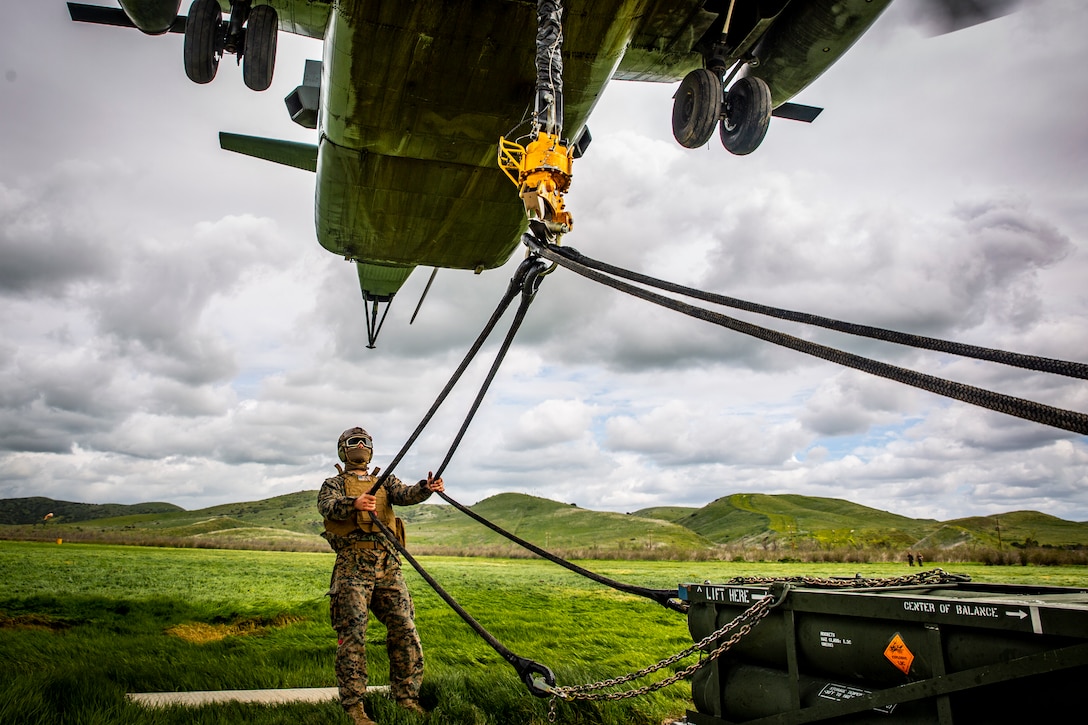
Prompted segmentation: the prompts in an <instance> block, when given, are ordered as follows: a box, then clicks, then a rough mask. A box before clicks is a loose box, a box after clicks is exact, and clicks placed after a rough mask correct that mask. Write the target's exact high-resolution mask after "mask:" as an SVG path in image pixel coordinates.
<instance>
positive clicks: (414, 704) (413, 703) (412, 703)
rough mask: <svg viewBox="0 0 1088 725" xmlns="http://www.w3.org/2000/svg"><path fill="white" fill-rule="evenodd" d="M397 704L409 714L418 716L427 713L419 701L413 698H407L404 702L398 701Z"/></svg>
mask: <svg viewBox="0 0 1088 725" xmlns="http://www.w3.org/2000/svg"><path fill="white" fill-rule="evenodd" d="M397 704H398V705H400V706H401V707H403V708H404V709H405V710H407V711H408V712H414V713H415V714H417V715H426V714H427V711H426V710H424V709H423V706H422V705H420V704H419V700H417V699H415V698H414V697H413V698H405V699H403V700H397Z"/></svg>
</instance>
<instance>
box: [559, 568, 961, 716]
mask: <svg viewBox="0 0 1088 725" xmlns="http://www.w3.org/2000/svg"><path fill="white" fill-rule="evenodd" d="M970 580H971V578H970V577H969V576H966V575H964V574H950V573H948V572H946V571H945V570H944V569H940V568H937V569H931V570H929V571H922V572H918V573H917V574H907V575H904V576H897V577H885V578H880V579H877V578H869V577H862V576H860V575H859V576H856V577H852V578H826V577H808V576H797V577H734V578H733V579H730V580H729V582H728V583H729V584H757V585H780V586H782V585H784V586H783V588H782V590H781V592H779V593H778V595H777V596H774V595H768V596H765V597H763V598H762V599H760V600H759V601H758V602H756V603H755V604H753V605H752V606H751V607H749V608H748V609H746V610H744V612H742V613H741V614H740V615H739V616H738V617H736V618H735V619H734V620H733V621H731V622H729V623H728V624H726V625H725V626H723V627H722V628H721V629H719V630H718V631H716V632H713V633H712V634H710V635H708V636H706V637H704V638H703V639H702V640H700V641H698V642H696V643H695V644H693V645H692V646H691V647H688V648H687V649H685V650H683V651H681V652H678V653H677V654H675V655H672V656H671V657H667V658H666V659H663V660H661V661H660V662H658V663H656V664H653V665H650V666H649V667H646V668H643V669H641V670H639V671H638V672H633V673H630V674H627V675H623V676H621V677H616V678H613V679H610V680H602V681H600V682H594V683H591V684H587V685H572V686H569V687H554V688H552V689H551V693H552V697H551V700H550V701H549V702H548V722H550V723H554V722H555V721H556V717H557V712H556V704H557V700H559V699H563V700H595V701H602V700H607V701H612V700H623V699H626V698H629V697H638V696H639V695H645V694H647V693H650V692H655V691H657V690H660V689H662V688H664V687H668V686H669V685H671V684H674V683H675V682H678V681H680V680H682V679H684V678H686V677H689V676H691V675H692V674H694V673H695V671H696V670H698V669H699V668H700V667H703V666H704V665H706V664H707V663H709V662H712V661H714V660H716V659H717V658H719V657H721V656H722V655H723V654H724V653H725V652H727V651H728V650H729V648H730V647H732V646H733V645H735V644H736V643H737V642H739V641H740V640H741V639H743V638H744V637H745V636H746V635H747V634H748V633H749V632H751V631H752V628H753V627H755V626H756V625H757V624H759V622H760V621H762V620H763V618H764V617H766V616H767V615H768V614H769V613H770V611H771V609H772V608H773V607H774V606H775V605H776V604H778V603H780V602H781V601H782V600H783V599H784V598H785V595H786V593H787V592H788V591H789V586H790V585H791V584H800V585H803V586H809V587H825V588H829V589H860V588H879V587H899V586H919V585H931V584H947V583H950V582H963V581H970ZM734 629H735V630H736V631H734V632H733V634H732V635H731V636H730V637H729V638H728V639H726V640H725V641H723V642H722V643H721V644H719V645H718V646H717V647H716V648H715V649H714V650H712V651H711V652H710V653H709V654H708V655H707V656H706V657H705V658H702V659H700V660H699V661H698V662H694V663H692V664H690V665H688V666H687V667H685V668H684V669H682V670H679V671H677V672H675V673H674V674H672V675H670V676H668V677H666V678H665V679H663V680H659V681H658V682H653V683H651V684H648V685H646V686H644V687H638V688H634V689H631V690H622V691H620V692H596V690H604V689H607V688H610V687H615V686H617V685H622V684H624V683H627V682H630V681H631V680H637V679H640V678H642V677H645V676H646V675H649V674H651V673H654V672H657V671H658V670H661V669H663V668H665V667H668V666H669V665H672V664H675V663H676V662H679V661H680V660H682V659H684V658H685V657H688V656H690V655H692V654H694V653H695V652H697V651H700V650H703V649H704V648H706V647H709V646H710V645H711V644H713V643H714V642H716V641H718V640H719V639H721V638H722V637H724V636H725V635H726V634H727V633H728V632H730V631H731V630H734Z"/></svg>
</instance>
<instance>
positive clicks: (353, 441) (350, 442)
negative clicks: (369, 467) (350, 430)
mask: <svg viewBox="0 0 1088 725" xmlns="http://www.w3.org/2000/svg"><path fill="white" fill-rule="evenodd" d="M360 443H361V444H363V445H364V446H366V447H367V448H371V449H373V448H374V441H373V440H371V438H370V436H360V435H356V436H352V437H351V438H348V439H347V440H346V441H344V445H345V446H346V447H348V448H355V447H356V446H357V445H359V444H360Z"/></svg>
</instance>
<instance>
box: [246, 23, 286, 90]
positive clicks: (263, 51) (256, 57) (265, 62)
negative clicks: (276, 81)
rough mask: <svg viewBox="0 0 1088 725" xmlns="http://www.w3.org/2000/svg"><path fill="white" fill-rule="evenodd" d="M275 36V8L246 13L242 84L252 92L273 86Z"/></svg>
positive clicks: (277, 25)
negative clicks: (243, 82) (247, 16)
mask: <svg viewBox="0 0 1088 725" xmlns="http://www.w3.org/2000/svg"><path fill="white" fill-rule="evenodd" d="M278 34H279V18H278V17H277V15H276V9H275V8H274V7H272V6H271V5H258V6H257V7H255V8H253V9H252V10H250V11H249V20H248V21H247V22H246V39H245V51H244V52H243V54H242V80H244V81H245V83H246V86H248V87H249V88H251V89H252V90H254V91H264V90H267V89H268V87H269V86H270V85H272V72H273V71H274V70H275V69H276V38H277V36H278Z"/></svg>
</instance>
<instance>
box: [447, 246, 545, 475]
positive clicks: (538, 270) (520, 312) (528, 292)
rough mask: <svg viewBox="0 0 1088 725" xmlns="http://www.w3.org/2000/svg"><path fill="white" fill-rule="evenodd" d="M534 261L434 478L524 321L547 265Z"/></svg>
mask: <svg viewBox="0 0 1088 725" xmlns="http://www.w3.org/2000/svg"><path fill="white" fill-rule="evenodd" d="M534 261H535V264H534V265H533V266H532V267H531V268H530V269H529V270H528V271H527V272H526V274H525V279H524V284H523V285H522V291H521V304H520V305H519V306H518V309H517V312H515V313H514V320H513V321H512V322H511V323H510V329H509V330H508V331H507V333H506V339H504V340H503V341H502V345H500V346H499V351H498V352H497V353H495V360H494V362H492V363H491V369H490V370H488V372H487V377H486V378H484V382H483V384H482V385H481V386H480V392H478V393H477V394H476V399H475V400H474V401H472V407H471V408H469V411H468V414H467V415H466V416H465V420H464V422H463V423H462V424H461V429H460V430H459V431H457V435H456V436H454V438H453V443H452V444H451V445H450V448H449V450H448V451H447V452H446V457H445V458H443V459H442V463H441V464H439V466H438V468H437V469H435V472H434V476H435V478H439V477H441V475H442V472H443V471H445V470H446V466H447V465H449V462H450V459H452V458H453V454H454V451H456V450H457V446H459V445H460V444H461V439H462V438H464V437H465V431H467V430H468V426H469V424H470V423H472V419H473V418H475V417H476V411H478V410H479V409H480V404H481V403H482V402H483V400H484V395H486V394H487V390H488V388H490V387H491V383H492V381H494V380H495V374H496V373H497V372H498V371H499V366H500V365H502V362H503V360H505V359H506V353H507V352H508V351H509V350H510V344H511V343H512V342H513V341H514V336H515V335H516V334H517V332H518V330H519V329H520V328H521V323H522V322H524V321H525V313H527V312H528V311H529V305H530V304H531V303H532V301H533V298H534V297H535V296H536V291H537V289H538V288H539V287H540V283H541V282H542V281H543V276H542V275H543V273H544V268H545V267H546V266H547V265H545V264H544V262H542V261H541V260H540V259H539V258H534ZM523 264H524V262H523Z"/></svg>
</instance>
